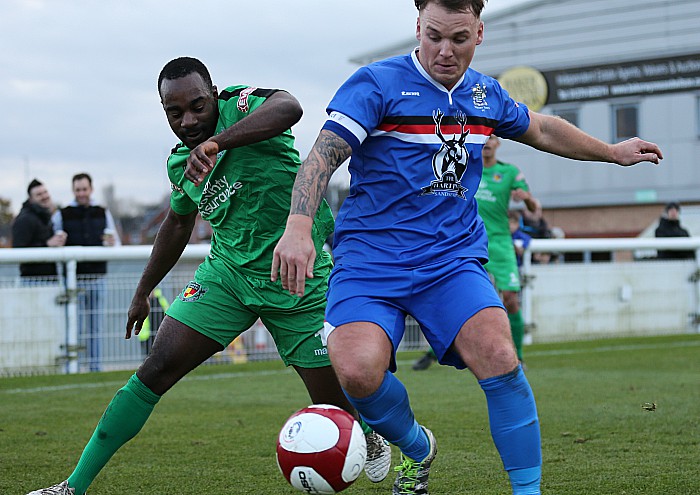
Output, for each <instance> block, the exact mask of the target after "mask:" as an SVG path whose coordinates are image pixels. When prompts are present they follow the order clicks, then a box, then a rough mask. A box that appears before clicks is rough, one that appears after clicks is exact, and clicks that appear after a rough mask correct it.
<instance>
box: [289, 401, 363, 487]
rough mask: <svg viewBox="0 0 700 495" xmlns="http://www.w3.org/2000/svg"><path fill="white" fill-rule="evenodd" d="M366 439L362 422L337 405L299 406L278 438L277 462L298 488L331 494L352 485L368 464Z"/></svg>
mask: <svg viewBox="0 0 700 495" xmlns="http://www.w3.org/2000/svg"><path fill="white" fill-rule="evenodd" d="M366 457H367V443H366V441H365V435H364V432H363V431H362V427H361V426H360V424H359V423H358V422H357V421H355V418H353V417H352V415H351V414H349V413H348V412H346V411H344V410H342V409H340V408H339V407H336V406H331V405H328V404H317V405H313V406H309V407H305V408H303V409H300V410H299V411H297V412H295V413H294V414H292V415H291V416H290V417H289V419H287V421H286V422H285V423H284V426H283V427H282V430H281V431H280V434H279V437H278V438H277V465H278V466H279V468H280V471H281V472H282V474H283V475H284V477H285V478H286V479H287V481H289V483H290V484H291V485H292V486H293V487H294V488H296V489H298V490H301V491H303V492H306V493H314V494H332V493H338V492H340V491H342V490H345V489H346V488H347V487H349V486H350V485H351V484H352V483H353V482H354V481H355V480H356V479H357V477H358V476H359V475H360V473H361V472H362V469H363V468H364V467H365V459H366Z"/></svg>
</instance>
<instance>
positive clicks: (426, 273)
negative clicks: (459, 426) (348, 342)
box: [324, 258, 505, 371]
mask: <svg viewBox="0 0 700 495" xmlns="http://www.w3.org/2000/svg"><path fill="white" fill-rule="evenodd" d="M327 299H328V304H327V306H326V322H327V323H326V329H325V335H324V337H328V333H330V332H331V331H332V329H333V328H335V327H338V326H340V325H345V324H347V323H354V322H361V321H367V322H370V323H374V324H376V325H379V326H380V327H381V328H382V329H384V331H385V332H386V334H387V335H388V336H389V339H390V340H391V342H392V344H393V346H394V356H393V359H392V363H391V371H396V359H395V353H396V349H398V347H399V343H400V342H401V339H402V338H403V334H404V330H405V320H406V315H411V316H413V318H415V320H416V321H417V322H418V324H419V325H420V328H421V331H422V332H423V335H425V338H426V339H427V341H428V343H429V344H430V345H431V347H432V348H433V350H434V351H435V355H436V356H437V357H438V360H439V361H440V363H441V364H447V365H451V366H454V367H455V368H458V369H462V368H465V367H466V365H465V364H464V362H463V361H462V359H461V358H460V357H459V355H457V354H456V353H455V352H453V351H452V349H451V348H450V347H451V346H452V343H453V342H454V340H455V338H456V337H457V334H458V333H459V331H460V329H461V328H462V326H463V325H464V324H465V323H466V321H467V320H468V319H469V318H471V317H472V316H474V315H475V314H476V313H478V312H479V311H481V310H482V309H484V308H489V307H500V308H503V303H502V302H501V300H500V299H499V297H498V294H497V293H496V290H495V289H494V287H493V284H492V283H491V280H490V279H489V276H488V274H487V273H486V270H485V269H484V267H483V265H482V264H481V263H480V262H479V260H477V259H473V258H468V259H464V258H462V259H454V260H448V261H441V262H439V263H435V264H432V265H426V266H421V267H417V268H412V269H396V268H386V267H378V266H374V265H369V266H368V265H358V266H352V267H350V266H343V264H342V263H340V264H338V265H336V266H335V267H334V268H333V272H332V274H331V278H330V281H329V289H328V294H327ZM504 310H505V309H504ZM324 341H325V339H324Z"/></svg>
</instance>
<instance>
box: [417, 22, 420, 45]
mask: <svg viewBox="0 0 700 495" xmlns="http://www.w3.org/2000/svg"><path fill="white" fill-rule="evenodd" d="M416 39H417V40H418V41H420V17H418V18H416Z"/></svg>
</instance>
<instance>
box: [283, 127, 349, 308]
mask: <svg viewBox="0 0 700 495" xmlns="http://www.w3.org/2000/svg"><path fill="white" fill-rule="evenodd" d="M351 153H352V148H350V145H349V144H348V143H347V142H346V141H345V140H344V139H343V138H341V137H340V136H338V135H337V134H335V133H334V132H331V131H328V130H325V129H324V130H322V131H321V133H320V134H319V135H318V138H317V139H316V142H315V143H314V146H313V148H312V150H311V152H310V153H309V156H308V157H307V158H306V160H304V163H303V164H302V165H301V167H300V168H299V172H297V177H296V180H295V181H294V189H293V190H292V206H291V208H290V210H289V218H288V219H287V227H286V228H285V231H284V234H283V235H282V238H281V239H280V241H279V242H278V243H277V246H276V247H275V252H274V256H273V259H272V272H271V274H270V278H271V280H272V281H273V282H274V281H275V280H277V276H278V275H279V277H280V281H281V282H282V287H284V288H285V289H287V290H288V291H289V292H290V293H291V294H295V295H298V296H303V295H304V286H305V283H306V277H308V278H312V277H313V269H314V260H315V259H316V249H315V248H314V242H313V239H312V237H311V227H312V225H313V219H314V216H315V215H316V211H317V210H318V207H319V205H320V204H321V199H322V198H323V195H324V194H325V192H326V188H327V187H328V181H329V180H330V178H331V175H333V172H335V171H336V170H337V169H338V167H339V166H340V165H341V164H342V163H343V162H344V161H345V160H347V159H348V157H349V156H350V154H351Z"/></svg>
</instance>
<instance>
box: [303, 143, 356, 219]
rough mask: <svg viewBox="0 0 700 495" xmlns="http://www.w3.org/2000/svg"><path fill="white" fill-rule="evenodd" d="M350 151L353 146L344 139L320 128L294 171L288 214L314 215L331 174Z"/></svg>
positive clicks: (346, 157)
mask: <svg viewBox="0 0 700 495" xmlns="http://www.w3.org/2000/svg"><path fill="white" fill-rule="evenodd" d="M351 154H352V148H350V145H349V144H348V143H347V142H346V141H345V140H344V139H342V138H341V137H339V136H338V135H337V134H335V133H333V132H330V131H326V130H323V131H321V134H319V136H318V138H317V139H316V142H315V143H314V147H313V149H312V150H311V152H310V153H309V156H308V157H307V158H306V160H304V163H303V164H302V166H301V168H299V172H298V173H297V178H296V180H295V182H294V190H293V191H292V207H291V210H290V214H292V215H294V214H300V215H306V216H309V217H312V218H313V217H314V216H315V215H316V210H318V206H319V204H321V199H322V198H323V195H324V193H325V192H326V187H327V186H328V181H329V180H330V178H331V175H333V172H335V171H336V170H337V169H338V167H340V165H342V163H343V162H344V161H345V160H347V159H348V157H349V156H350V155H351Z"/></svg>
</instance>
